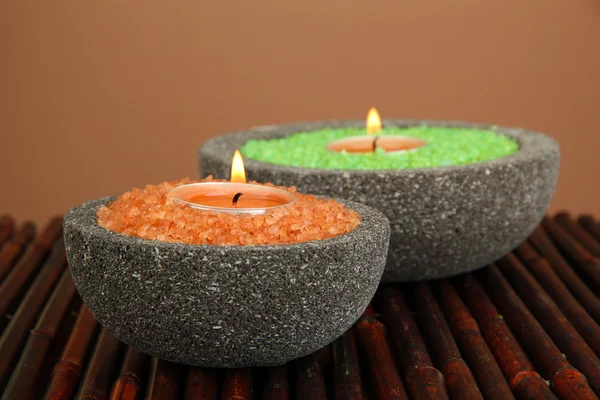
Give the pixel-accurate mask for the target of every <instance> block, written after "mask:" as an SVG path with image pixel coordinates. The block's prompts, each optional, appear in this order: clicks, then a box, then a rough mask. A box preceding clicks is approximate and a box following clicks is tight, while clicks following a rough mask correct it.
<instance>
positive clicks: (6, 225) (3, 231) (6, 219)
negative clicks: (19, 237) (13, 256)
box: [0, 215, 15, 246]
mask: <svg viewBox="0 0 600 400" xmlns="http://www.w3.org/2000/svg"><path fill="white" fill-rule="evenodd" d="M14 229H15V220H14V219H13V218H12V217H11V216H10V215H2V216H0V246H2V244H3V243H4V242H5V241H7V240H8V239H9V238H10V237H11V236H12V234H13V231H14Z"/></svg>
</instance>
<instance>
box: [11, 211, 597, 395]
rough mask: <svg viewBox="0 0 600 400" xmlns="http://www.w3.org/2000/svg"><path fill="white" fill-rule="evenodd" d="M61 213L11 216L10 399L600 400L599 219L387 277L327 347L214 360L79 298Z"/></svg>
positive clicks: (562, 220)
mask: <svg viewBox="0 0 600 400" xmlns="http://www.w3.org/2000/svg"><path fill="white" fill-rule="evenodd" d="M61 225H62V220H61V219H60V218H55V219H53V220H52V221H51V222H50V223H49V224H48V225H47V226H45V227H43V228H42V229H40V234H39V235H37V236H36V227H35V226H34V225H33V224H32V223H30V222H25V223H23V224H22V225H18V224H16V223H15V221H14V220H13V218H11V217H10V216H8V215H3V216H0V393H2V397H1V400H5V399H16V400H20V399H38V398H45V399H52V400H54V399H95V400H96V399H111V400H116V399H128V400H134V399H140V400H141V399H148V400H150V399H186V400H187V399H200V400H202V399H207V400H208V399H230V400H251V399H276V400H285V399H298V400H300V399H340V400H344V399H347V400H360V399H366V400H369V399H384V400H388V399H389V400H394V399H469V400H471V399H473V400H475V399H494V400H495V399H499V400H500V399H513V398H516V399H597V398H598V395H600V293H599V290H598V288H599V286H600V262H599V261H598V257H599V256H600V223H599V221H598V219H596V218H594V217H593V216H590V215H582V216H579V217H578V216H573V215H571V214H569V213H566V212H562V213H558V214H557V215H555V216H552V217H546V218H545V219H544V221H543V223H542V224H541V226H540V227H538V229H537V230H536V231H535V232H534V233H533V234H532V235H531V237H530V238H529V239H528V240H527V241H526V242H524V243H523V244H522V245H521V246H519V247H518V248H517V249H515V251H514V252H513V253H510V254H507V255H506V256H505V257H503V258H502V259H500V260H498V262H497V263H496V265H492V266H489V267H486V268H484V269H482V270H480V271H477V272H475V273H472V274H466V275H463V276H458V277H455V278H452V279H446V280H440V281H433V282H422V283H418V284H404V285H400V284H399V285H389V284H386V285H382V286H381V287H380V289H379V291H378V293H377V295H376V296H375V299H374V301H373V304H371V305H370V306H369V307H368V308H367V309H366V310H365V312H364V314H363V316H362V317H361V318H360V320H359V321H357V323H356V324H355V325H354V327H352V329H351V330H349V331H348V332H347V333H346V334H344V335H343V336H342V337H340V338H339V339H338V340H337V341H335V342H334V343H332V344H331V345H330V346H328V347H326V348H324V349H321V350H319V351H318V352H316V353H314V354H311V355H308V356H306V357H302V358H301V359H298V360H294V361H291V362H289V363H287V364H286V365H283V366H277V367H270V368H244V369H229V370H215V369H207V368H199V367H188V366H184V365H177V364H173V363H170V362H166V361H162V360H158V359H156V358H154V357H150V356H147V355H145V354H141V353H139V352H137V351H136V350H135V349H133V348H131V347H128V346H126V345H124V344H123V343H120V342H119V341H118V340H117V339H116V338H114V337H113V336H112V335H111V334H110V332H108V331H107V330H105V329H103V328H102V327H101V326H99V324H98V323H97V322H96V321H95V320H94V318H93V316H92V314H91V313H90V312H89V311H88V309H87V308H86V306H85V305H83V304H81V299H80V298H79V296H78V294H77V292H76V291H75V287H74V285H73V282H72V280H71V277H70V275H69V271H68V269H67V268H66V259H65V251H64V245H63V242H62V234H61V233H62V232H61Z"/></svg>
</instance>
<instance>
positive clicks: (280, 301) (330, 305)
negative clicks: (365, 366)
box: [64, 198, 390, 368]
mask: <svg viewBox="0 0 600 400" xmlns="http://www.w3.org/2000/svg"><path fill="white" fill-rule="evenodd" d="M109 200H110V198H104V199H99V200H95V201H91V202H88V203H85V204H83V205H81V206H79V207H77V208H74V209H73V210H71V211H70V212H69V213H68V214H67V215H66V217H65V221H64V235H65V245H66V251H67V260H68V263H69V267H70V270H71V274H72V276H73V280H74V281H75V285H76V286H77V289H78V291H79V293H80V294H81V297H82V298H83V300H84V302H85V303H86V304H87V305H88V307H89V309H90V310H91V311H92V313H93V314H94V316H95V317H96V319H97V320H98V321H99V322H100V323H101V324H102V325H104V326H105V327H106V328H107V329H108V330H110V331H111V332H112V333H113V334H114V335H115V336H116V337H117V338H119V339H120V340H122V341H124V342H125V343H127V344H130V345H132V346H133V347H135V348H136V349H138V350H139V351H141V352H143V353H146V354H151V355H155V356H157V357H159V358H162V359H165V360H169V361H174V362H179V363H185V364H191V365H197V366H205V367H217V368H220V367H243V366H261V365H276V364H282V363H285V362H286V361H289V360H291V359H294V358H297V357H300V356H303V355H306V354H309V353H311V352H313V351H316V350H317V349H319V348H321V347H323V346H325V345H327V344H329V343H330V342H332V341H333V340H335V339H336V338H337V337H338V336H340V335H342V334H343V333H344V332H345V331H346V330H347V329H348V328H349V327H350V326H351V325H352V324H353V323H354V322H355V321H356V320H357V319H358V318H359V317H360V315H361V313H362V312H363V311H364V309H365V308H366V306H367V304H368V303H369V302H370V300H371V298H372V297H373V295H374V293H375V290H376V288H377V285H378V284H379V281H380V279H381V275H382V273H383V270H384V267H385V262H386V254H387V251H388V243H389V237H390V228H389V222H388V220H387V219H386V217H385V216H384V215H383V214H382V213H380V212H379V211H377V210H374V209H371V208H369V207H366V206H364V205H362V204H356V203H351V202H347V203H346V204H347V205H348V206H349V207H351V208H353V209H354V210H355V211H357V212H358V213H359V214H360V216H361V223H360V224H359V226H358V227H357V228H356V229H355V230H353V231H351V232H349V233H347V234H345V235H341V236H338V237H335V238H331V239H327V240H322V241H312V242H305V243H298V244H293V245H276V246H275V245H274V246H198V245H187V244H175V243H167V242H161V241H150V240H146V239H140V238H135V237H131V236H125V235H122V234H119V233H116V232H112V231H109V230H107V229H105V228H103V227H101V226H99V225H98V224H97V222H96V210H97V209H98V207H100V206H101V205H104V204H106V203H107V202H108V201H109Z"/></svg>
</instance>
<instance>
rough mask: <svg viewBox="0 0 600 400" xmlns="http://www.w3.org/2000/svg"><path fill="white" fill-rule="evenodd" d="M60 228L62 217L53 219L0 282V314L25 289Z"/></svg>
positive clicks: (2, 313)
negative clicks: (0, 282)
mask: <svg viewBox="0 0 600 400" xmlns="http://www.w3.org/2000/svg"><path fill="white" fill-rule="evenodd" d="M61 229H62V219H53V220H52V221H51V222H50V223H49V224H48V226H46V228H45V229H44V231H43V232H42V234H41V235H40V236H39V237H38V239H37V240H36V241H35V242H34V244H33V245H32V246H29V248H28V251H27V253H26V254H25V255H24V257H23V258H22V259H21V260H20V261H19V263H18V264H17V265H16V266H15V267H14V268H13V269H12V271H10V273H9V274H8V276H7V277H6V279H5V280H4V281H3V282H2V284H1V285H0V316H2V315H4V314H5V313H6V311H7V310H8V307H9V305H10V304H12V303H13V301H15V299H17V298H18V297H20V295H21V294H22V293H23V292H24V291H25V290H26V289H27V284H28V283H29V282H30V281H31V280H32V278H33V276H35V274H36V273H37V271H38V270H39V268H40V266H41V265H42V263H43V261H44V259H45V258H46V256H47V255H48V253H50V245H49V244H48V243H54V242H55V241H56V240H57V239H59V237H60V233H61Z"/></svg>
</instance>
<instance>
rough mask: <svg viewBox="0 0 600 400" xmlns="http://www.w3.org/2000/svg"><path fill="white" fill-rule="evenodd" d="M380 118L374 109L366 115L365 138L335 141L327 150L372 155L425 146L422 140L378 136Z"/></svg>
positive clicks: (358, 137)
mask: <svg viewBox="0 0 600 400" xmlns="http://www.w3.org/2000/svg"><path fill="white" fill-rule="evenodd" d="M380 132H381V117H380V116H379V113H378V112H377V110H376V109H375V108H371V109H370V110H369V114H368V115H367V134H368V135H367V136H352V137H348V138H344V139H340V140H335V141H333V142H331V143H329V144H328V145H327V150H329V151H337V152H342V151H345V152H346V153H373V152H375V151H377V149H382V150H383V151H385V152H388V153H389V152H398V151H404V150H412V149H417V148H419V147H422V146H425V144H427V143H426V142H425V141H424V140H421V139H418V138H414V137H409V136H391V135H379V133H380Z"/></svg>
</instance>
